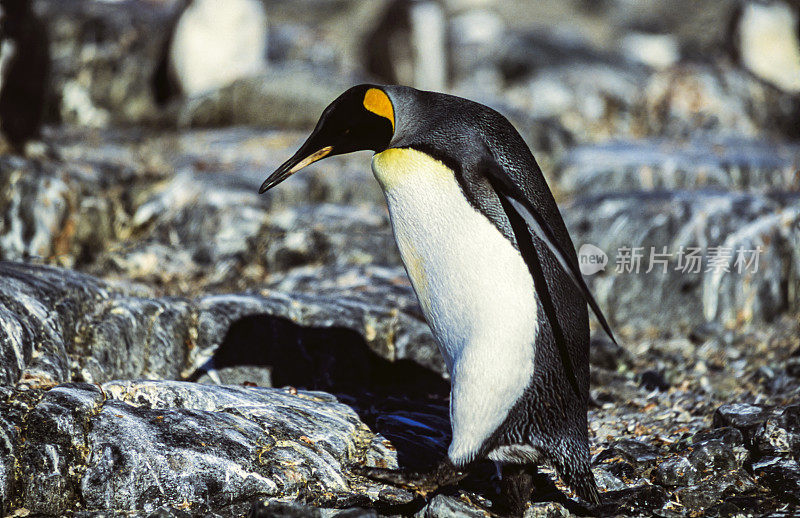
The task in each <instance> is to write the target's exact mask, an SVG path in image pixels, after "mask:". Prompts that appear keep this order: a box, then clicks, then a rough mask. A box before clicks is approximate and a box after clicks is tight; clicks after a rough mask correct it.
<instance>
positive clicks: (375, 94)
mask: <svg viewBox="0 0 800 518" xmlns="http://www.w3.org/2000/svg"><path fill="white" fill-rule="evenodd" d="M364 108H366V109H367V110H369V111H371V112H372V113H374V114H376V115H380V116H381V117H385V118H387V119H389V122H391V123H392V130H394V108H393V107H392V101H390V100H389V96H388V95H386V93H385V92H384V91H383V90H380V89H378V88H370V89H369V90H367V93H366V94H364Z"/></svg>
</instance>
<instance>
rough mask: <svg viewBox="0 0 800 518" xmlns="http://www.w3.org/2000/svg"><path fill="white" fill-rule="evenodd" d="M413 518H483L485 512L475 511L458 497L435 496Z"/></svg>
mask: <svg viewBox="0 0 800 518" xmlns="http://www.w3.org/2000/svg"><path fill="white" fill-rule="evenodd" d="M414 516H415V517H416V518H447V517H450V516H464V517H465V518H466V517H468V518H483V517H484V516H486V512H485V511H483V510H482V509H476V508H475V507H473V506H471V505H469V504H468V503H466V502H464V501H463V500H461V499H459V498H458V495H455V496H449V495H436V496H434V497H433V498H432V499H431V501H430V502H429V503H428V505H426V506H425V507H423V508H422V509H421V510H420V511H419V512H418V513H417V514H415V515H414Z"/></svg>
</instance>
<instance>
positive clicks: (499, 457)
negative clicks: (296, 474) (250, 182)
mask: <svg viewBox="0 0 800 518" xmlns="http://www.w3.org/2000/svg"><path fill="white" fill-rule="evenodd" d="M359 150H373V151H375V155H374V156H373V159H372V171H373V173H374V176H375V178H376V179H377V181H378V183H379V184H380V186H381V187H382V189H383V192H384V195H385V198H386V202H387V205H388V208H389V215H390V219H391V223H392V229H393V232H394V237H395V240H396V242H397V246H398V248H399V251H400V256H401V258H402V261H403V263H404V265H405V268H406V271H407V273H408V276H409V278H410V280H411V284H412V286H413V288H414V291H415V293H416V295H417V298H418V300H419V303H420V306H421V308H422V311H423V314H424V315H425V318H426V320H427V322H428V324H429V325H430V327H431V330H432V332H433V335H434V337H435V339H436V341H437V343H438V346H439V350H440V351H441V353H442V356H443V357H444V360H445V363H446V365H447V369H448V371H449V373H450V380H451V392H450V421H451V427H452V441H451V444H450V446H449V448H448V452H447V458H446V459H444V460H443V461H442V462H441V463H440V464H439V465H438V466H437V467H436V468H434V469H433V470H431V471H429V472H426V473H410V472H404V471H396V470H388V469H383V468H360V469H356V470H355V471H357V472H358V473H359V474H362V475H365V476H368V477H370V478H373V479H376V480H380V481H383V482H388V483H393V484H396V485H400V486H405V487H408V488H411V489H416V490H418V491H419V492H421V493H426V492H429V491H432V490H435V489H436V488H438V487H441V486H446V485H451V484H454V483H457V482H459V481H460V480H461V479H463V478H464V477H465V476H466V473H468V471H469V470H470V468H471V467H472V466H473V465H474V463H475V462H476V461H479V460H482V459H486V458H488V459H490V460H493V461H495V462H496V463H497V464H498V465H499V466H500V470H501V476H502V482H501V488H502V492H503V495H501V496H503V497H504V498H501V501H505V502H506V503H505V504H504V505H507V511H508V513H509V514H514V515H520V514H522V512H523V511H524V509H525V506H526V504H527V502H528V499H529V498H530V494H531V490H532V484H533V480H534V475H535V469H536V466H537V465H538V464H541V463H548V464H550V465H551V466H553V467H554V468H555V470H556V471H557V473H558V474H559V476H560V477H561V479H562V480H563V481H564V482H565V483H566V484H567V485H568V486H570V487H571V488H572V489H573V490H574V491H575V492H576V493H577V494H578V495H579V496H580V497H581V498H583V499H584V500H586V501H588V502H591V503H597V502H599V498H598V493H597V488H596V485H595V480H594V476H593V475H592V471H591V469H590V462H589V441H588V432H587V404H588V400H589V395H588V393H589V360H588V357H589V323H588V311H587V302H588V304H589V305H590V306H591V307H592V310H593V311H594V312H595V314H596V315H597V317H598V320H599V321H600V323H601V324H602V325H603V327H604V329H605V331H606V332H607V333H608V334H609V336H611V337H612V340H613V336H612V334H611V331H610V328H609V326H608V324H607V322H606V320H605V318H604V317H603V315H602V313H601V312H600V310H599V308H598V306H597V303H596V302H595V301H594V299H593V297H592V295H591V294H590V292H589V289H588V288H587V286H586V284H585V283H584V281H583V278H582V277H581V274H580V271H579V269H578V261H577V257H576V255H575V250H574V247H573V245H572V241H571V240H570V237H569V234H568V233H567V229H566V226H565V225H564V221H563V220H562V218H561V215H560V213H559V211H558V207H557V206H556V202H555V200H554V198H553V195H552V193H551V192H550V189H549V188H548V186H547V183H546V181H545V179H544V176H543V175H542V172H541V170H540V169H539V166H538V165H537V163H536V160H535V159H534V157H533V154H532V153H531V151H530V149H529V148H528V146H527V145H526V144H525V142H524V140H523V139H522V137H521V136H520V135H519V133H517V131H516V130H515V129H514V127H513V126H512V125H511V123H509V122H508V120H506V118H505V117H503V116H502V115H500V114H499V113H497V112H496V111H494V110H492V109H491V108H488V107H487V106H484V105H481V104H478V103H475V102H472V101H469V100H466V99H462V98H459V97H455V96H452V95H446V94H441V93H435V92H426V91H420V90H416V89H414V88H410V87H405V86H376V85H359V86H355V87H353V88H351V89H349V90H347V91H346V92H345V93H343V94H342V95H341V96H339V98H337V99H336V100H334V101H333V102H332V103H331V104H330V105H329V106H328V107H327V108H326V109H325V111H324V112H323V113H322V116H321V118H320V120H319V122H318V123H317V125H316V127H315V129H314V130H313V132H312V133H311V135H310V136H309V137H308V139H307V140H306V141H305V143H304V144H303V145H302V146H301V147H300V149H299V150H298V151H297V153H295V154H294V156H292V157H291V158H290V159H289V160H287V161H286V162H285V163H283V164H282V165H281V166H280V167H279V168H278V169H277V170H276V171H275V172H274V173H272V175H270V176H269V178H267V180H266V181H265V182H264V183H263V185H262V186H261V189H260V190H259V192H261V193H263V192H265V191H267V190H268V189H270V188H272V187H274V186H276V185H278V184H279V183H280V182H282V181H284V180H285V179H286V178H288V177H289V176H291V175H292V174H294V173H295V172H297V171H299V170H300V169H302V168H304V167H306V166H308V165H309V164H312V163H313V162H316V161H317V160H320V159H322V158H325V157H328V156H333V155H338V154H343V153H350V152H353V151H359Z"/></svg>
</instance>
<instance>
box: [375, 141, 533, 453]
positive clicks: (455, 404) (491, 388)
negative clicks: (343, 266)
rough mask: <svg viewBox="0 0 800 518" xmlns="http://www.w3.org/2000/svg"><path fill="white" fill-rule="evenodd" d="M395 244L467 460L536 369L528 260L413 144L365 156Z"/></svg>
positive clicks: (458, 449) (457, 447)
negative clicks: (438, 361) (446, 378)
mask: <svg viewBox="0 0 800 518" xmlns="http://www.w3.org/2000/svg"><path fill="white" fill-rule="evenodd" d="M372 168H373V172H374V174H375V177H376V178H377V179H378V182H379V183H380V184H381V186H382V187H383V190H384V194H385V196H386V201H387V204H388V206H389V214H390V216H391V220H392V228H393V230H394V235H395V239H396V241H397V246H398V248H399V250H400V255H401V257H402V259H403V263H404V264H405V266H406V270H407V272H408V275H409V277H410V279H411V283H412V285H413V286H414V291H415V292H416V293H417V297H418V299H419V302H420V305H421V306H422V310H423V312H424V314H425V318H426V320H427V321H428V323H429V324H430V326H431V329H432V331H433V334H434V336H435V337H436V340H437V342H438V344H439V348H440V350H441V352H442V355H443V356H444V359H445V362H446V363H447V367H448V370H449V371H450V376H451V384H452V389H451V398H450V400H451V408H450V413H451V424H452V427H453V442H452V444H451V446H450V451H449V455H450V458H451V460H453V461H454V462H456V463H457V464H458V463H461V462H467V461H469V460H471V458H472V456H474V455H475V453H476V452H477V450H478V449H479V448H480V446H481V445H482V444H483V442H484V441H485V440H486V439H487V438H488V437H489V435H491V433H492V432H493V431H494V430H495V429H496V428H497V427H498V426H500V424H502V422H503V420H505V418H506V416H507V415H508V412H509V410H510V409H511V407H512V406H513V404H514V403H515V402H516V400H517V399H518V398H519V397H520V396H521V395H522V393H523V391H524V390H525V388H526V387H527V386H528V384H529V383H530V380H531V376H532V375H533V360H534V353H535V350H534V341H535V338H536V329H537V322H536V297H535V292H534V286H533V279H532V278H531V275H530V273H529V271H528V268H527V265H526V264H525V261H524V260H523V259H522V256H521V255H520V253H519V252H518V251H517V250H516V248H514V246H513V245H512V244H511V242H510V241H509V240H508V239H506V238H505V236H503V235H502V234H501V233H500V231H499V230H497V228H496V227H495V226H494V225H493V224H492V223H491V221H489V219H488V218H486V217H485V216H483V215H482V214H481V213H480V212H478V211H477V210H475V209H474V208H473V207H472V206H471V205H470V203H469V201H468V200H467V199H466V197H465V196H464V194H463V193H462V191H461V189H460V187H459V185H458V183H457V180H456V178H455V176H454V174H453V171H451V170H450V169H449V168H447V167H446V166H445V165H444V164H442V163H441V162H439V161H438V160H435V159H433V158H432V157H430V156H429V155H426V154H425V153H422V152H420V151H416V150H413V149H388V150H386V151H384V152H382V153H378V154H376V155H375V157H374V158H373V161H372Z"/></svg>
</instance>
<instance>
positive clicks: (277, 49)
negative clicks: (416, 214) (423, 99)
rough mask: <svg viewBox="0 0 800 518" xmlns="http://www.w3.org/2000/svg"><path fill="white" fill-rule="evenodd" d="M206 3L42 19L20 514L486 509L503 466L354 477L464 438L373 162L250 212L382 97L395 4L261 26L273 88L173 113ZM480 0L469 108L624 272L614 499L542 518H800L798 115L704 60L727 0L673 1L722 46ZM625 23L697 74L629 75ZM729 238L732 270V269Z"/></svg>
mask: <svg viewBox="0 0 800 518" xmlns="http://www.w3.org/2000/svg"><path fill="white" fill-rule="evenodd" d="M180 4H181V3H180V2H172V1H167V2H146V1H140V0H131V1H126V2H99V1H93V0H74V1H72V0H71V1H69V2H56V1H50V0H37V1H36V2H35V8H36V10H37V12H39V13H40V14H41V15H42V16H44V17H45V18H46V21H47V25H48V28H49V30H50V32H51V34H50V36H51V41H52V47H51V54H52V55H53V56H55V59H56V62H55V63H54V72H53V73H54V76H53V77H54V82H53V85H52V86H53V91H52V99H51V113H50V115H49V117H48V119H49V120H50V122H51V123H52V124H51V126H49V127H48V128H46V129H45V132H44V136H43V141H44V143H45V148H46V149H45V151H44V152H40V153H38V154H37V153H35V152H34V153H29V154H28V155H27V156H13V155H8V154H0V260H2V262H0V512H1V513H4V514H11V515H13V514H16V515H18V516H19V515H24V514H26V513H27V514H29V515H49V516H61V515H74V516H86V517H89V516H107V515H111V514H113V515H117V514H125V515H128V516H194V515H208V516H229V515H245V514H248V513H249V514H250V515H251V516H342V517H344V516H397V515H404V516H419V517H439V516H441V517H444V516H487V515H490V514H491V509H492V499H493V498H494V497H495V495H496V493H497V489H498V481H497V479H496V476H495V471H494V467H493V466H492V465H491V464H490V463H485V464H482V465H480V466H478V467H477V469H476V470H475V472H474V473H473V474H472V475H471V476H470V477H469V478H468V479H466V480H465V481H464V482H463V483H462V484H461V485H460V486H459V487H458V488H450V489H447V490H445V491H442V492H440V493H438V494H435V495H428V497H427V498H421V497H419V496H417V495H414V494H411V493H409V492H406V491H404V490H400V489H397V488H392V487H388V486H381V485H377V484H373V483H371V482H369V481H367V480H365V479H362V478H360V477H357V476H354V475H352V473H351V472H350V467H351V466H354V465H365V464H366V465H374V466H397V465H399V466H405V467H409V468H413V469H424V468H425V467H427V466H430V465H431V464H432V463H435V462H436V461H437V460H438V459H439V458H441V457H442V456H443V455H445V452H446V450H447V446H448V443H449V440H450V428H449V418H448V392H449V385H448V381H447V379H446V373H445V369H444V365H443V362H442V359H441V357H440V356H439V354H438V352H437V351H436V346H435V343H434V341H433V337H432V335H431V332H430V330H429V329H428V327H427V324H426V323H425V321H424V319H423V317H422V314H421V311H420V309H419V307H418V305H417V302H416V299H415V297H414V294H413V291H412V289H411V286H410V284H409V282H408V280H407V277H406V275H405V271H404V269H403V266H402V264H401V263H400V259H399V255H398V253H397V251H396V248H395V245H394V242H393V238H392V235H391V224H390V221H389V218H388V214H387V212H386V209H385V206H384V201H383V195H382V193H381V192H380V190H379V188H378V186H377V185H376V183H375V182H374V181H373V180H372V178H371V176H372V175H371V173H370V171H369V158H370V157H369V154H368V153H359V154H354V155H352V156H342V157H335V158H331V159H327V160H325V161H322V162H320V163H318V164H315V165H314V166H313V167H310V168H308V169H307V170H304V171H303V172H302V173H301V174H298V175H296V176H295V177H293V178H292V179H291V180H290V181H287V182H285V183H284V184H282V185H281V186H280V188H278V189H275V190H272V191H270V192H269V193H268V194H266V195H263V196H259V195H258V194H257V188H258V186H259V185H260V184H261V182H262V181H263V180H264V178H265V177H266V175H268V174H269V173H270V172H271V171H273V170H274V169H275V168H276V167H277V166H278V165H279V164H280V163H281V162H283V161H284V160H285V159H286V158H287V157H289V156H291V154H293V153H294V151H295V149H296V148H297V147H298V146H299V145H300V143H301V142H302V141H303V139H304V137H305V135H306V133H307V131H308V130H309V129H310V126H311V125H313V123H314V122H315V121H316V118H317V117H318V115H319V113H320V112H321V110H322V109H323V108H324V106H325V105H326V104H327V103H328V102H329V101H330V100H331V99H333V98H334V97H336V96H337V95H338V94H339V93H340V92H341V91H342V90H343V89H344V88H346V87H347V86H349V85H350V84H353V83H357V82H362V81H363V79H364V78H365V76H364V71H363V70H360V69H359V65H358V58H357V56H358V55H359V54H360V52H358V50H359V46H360V45H362V40H361V36H362V35H361V34H359V33H358V31H356V30H354V29H353V28H354V26H355V25H357V24H354V22H353V21H354V20H356V19H358V20H363V21H364V22H363V24H364V25H365V26H367V25H369V23H370V22H369V21H368V20H373V19H375V17H376V16H377V13H378V12H380V11H381V10H382V7H383V3H382V2H375V3H374V5H372V4H371V5H366V4H367V3H360V2H338V1H335V2H319V1H317V0H307V1H304V2H265V5H266V7H267V12H268V16H270V20H272V21H271V22H270V24H271V27H270V41H269V45H268V46H269V56H268V59H269V61H270V64H269V67H268V69H267V71H266V72H264V73H263V75H261V76H257V77H251V78H244V79H241V80H239V81H237V82H235V83H233V84H230V85H228V86H226V87H224V88H222V89H220V90H218V91H213V92H210V93H208V94H205V95H203V96H200V97H198V98H195V99H192V100H187V99H177V100H175V101H174V102H173V103H172V104H170V105H168V106H166V107H164V108H159V107H158V106H157V104H156V103H155V102H154V99H153V95H154V92H153V84H152V83H151V81H152V75H151V72H152V71H153V70H154V69H155V66H156V64H157V61H158V59H159V57H160V55H161V53H162V52H163V44H164V40H166V38H167V37H168V32H169V30H170V27H171V24H172V23H174V18H175V15H176V14H177V13H178V11H179V10H180ZM378 4H381V5H378ZM454 4H455V3H454ZM457 4H459V5H456V6H454V7H451V8H448V9H449V10H448V11H447V13H446V15H447V16H448V17H449V18H448V20H449V24H450V28H449V30H450V31H451V38H450V39H451V42H450V44H451V46H452V47H453V48H452V49H451V50H452V54H453V55H452V56H451V57H450V59H451V61H452V67H451V68H452V70H451V75H452V76H451V91H452V92H453V93H456V94H460V95H465V96H468V97H471V98H473V99H476V100H478V101H480V102H484V103H486V104H488V105H490V106H492V107H495V108H496V109H498V110H499V111H501V112H502V113H504V114H505V115H507V116H508V117H509V119H510V120H512V122H513V123H514V124H515V125H516V126H517V127H518V128H519V129H520V131H521V133H522V134H523V137H524V138H525V139H526V140H527V141H528V142H529V144H530V145H531V147H532V149H533V151H534V153H535V155H536V157H537V160H538V161H539V163H540V165H541V166H542V169H543V171H544V173H545V175H546V176H547V178H548V181H549V182H550V185H551V187H552V189H553V191H554V194H555V195H556V198H557V199H558V200H559V202H560V206H561V208H562V212H563V214H564V218H565V221H566V223H567V225H568V227H569V229H570V232H571V235H572V237H573V241H574V243H575V245H576V248H577V249H580V248H581V246H582V245H584V244H592V245H594V246H595V247H597V248H599V249H600V250H601V251H602V252H604V253H605V254H607V260H608V262H607V263H606V264H605V270H600V271H596V272H594V273H592V274H589V275H586V279H587V281H588V282H589V283H590V285H591V287H592V290H593V292H594V294H595V296H596V298H597V299H598V301H599V303H600V306H601V307H602V308H603V310H604V312H605V314H606V315H607V316H608V317H609V320H610V321H611V322H612V325H613V327H614V330H615V333H617V335H618V336H619V337H620V338H621V344H622V346H621V347H620V346H615V345H614V344H612V343H611V342H610V341H608V340H606V339H605V338H604V337H603V336H601V335H599V334H597V333H595V335H596V336H594V337H593V341H592V346H591V347H592V349H591V366H592V372H591V383H592V385H591V397H592V406H591V409H590V415H589V431H590V436H591V445H592V463H593V471H594V473H595V477H596V479H597V482H598V486H599V487H600V490H601V499H602V503H601V505H600V506H598V507H593V508H586V507H585V506H584V505H583V503H581V502H579V501H577V499H576V498H575V495H572V494H571V493H570V492H569V491H568V490H567V489H566V488H564V487H563V486H561V485H560V482H558V480H557V478H556V477H555V475H554V473H553V472H552V470H550V469H549V468H547V467H542V468H541V469H540V477H539V478H538V479H537V483H536V490H535V492H534V495H533V499H532V500H533V501H532V503H531V505H530V507H529V508H528V510H527V511H526V513H525V516H527V517H534V516H571V515H587V514H594V515H601V516H619V515H632V516H652V515H658V516H731V515H745V516H750V515H764V514H768V515H769V514H772V515H776V516H782V515H785V516H790V515H792V514H796V513H797V512H798V506H800V501H798V499H797V495H798V494H800V468H798V462H799V461H800V424H799V422H798V419H800V417H799V416H800V410H798V404H797V402H798V400H800V341H799V339H798V337H799V336H800V320H799V319H798V314H799V313H798V312H800V307H798V296H797V294H798V293H800V253H799V252H798V250H800V177H799V176H798V166H799V165H800V144H798V142H797V136H798V133H797V127H796V121H797V115H798V113H800V111H798V106H799V105H800V104H799V102H798V98H797V96H796V95H794V96H793V95H791V94H790V93H787V92H784V91H781V90H780V89H777V88H775V87H773V86H770V85H768V84H766V83H764V82H761V81H759V80H758V79H757V78H756V77H753V76H752V75H750V74H748V73H746V72H744V71H743V70H742V69H740V68H739V67H737V66H736V65H735V64H733V63H730V62H728V61H727V60H725V59H713V58H712V61H713V62H709V59H705V56H715V55H716V54H715V53H716V52H719V51H720V50H721V47H722V45H723V40H724V37H723V36H722V35H723V34H724V27H722V25H724V23H726V22H725V16H723V15H722V14H720V12H722V13H723V14H724V12H725V9H728V7H730V6H729V5H728V3H726V2H719V3H718V5H717V4H715V6H714V7H713V9H712V8H710V7H709V8H708V9H704V8H699V7H697V6H696V5H694V4H695V3H694V2H688V3H686V2H681V5H682V8H681V12H686V13H690V12H691V13H697V12H698V11H697V9H701V11H703V13H705V14H706V15H708V13H712V12H713V13H717V14H715V15H714V16H711V17H710V18H713V22H712V21H709V18H707V17H703V16H700V15H697V16H688V15H683V16H676V15H675V13H665V12H664V9H662V8H659V7H654V6H644V4H642V5H643V6H642V7H640V8H638V9H637V10H636V13H635V14H632V11H631V10H630V9H628V7H629V6H628V5H627V3H623V2H616V1H609V2H604V5H605V7H604V8H603V9H597V8H596V7H591V6H589V5H588V3H581V2H575V5H574V6H572V7H564V6H565V5H567V4H566V3H564V2H543V3H542V5H545V7H544V8H543V9H545V10H547V9H550V10H552V12H553V13H555V14H552V13H551V14H550V15H547V13H544V12H540V13H538V14H537V15H536V20H535V22H536V23H539V24H541V23H550V22H553V21H554V20H555V18H554V17H556V18H558V17H564V16H566V17H567V18H570V19H571V20H573V21H574V23H575V24H577V25H576V26H577V27H579V29H578V30H579V32H582V34H583V36H582V37H579V38H574V37H573V36H574V35H575V31H574V30H573V32H572V33H569V31H568V32H567V33H565V34H559V33H558V32H557V31H555V32H553V31H540V30H535V29H532V28H531V27H532V26H534V25H532V24H531V23H532V22H531V20H529V19H528V18H526V16H531V15H530V14H529V13H528V11H527V10H528V9H529V6H525V7H524V8H520V7H519V6H520V5H522V4H520V3H516V2H507V3H505V2H504V3H502V5H500V4H498V6H497V9H496V10H491V9H488V8H485V7H476V6H475V5H473V4H472V3H469V2H465V3H463V5H462V4H461V3H457ZM584 4H586V5H584ZM726 6H727V7H726ZM537 8H538V7H537ZM684 8H685V11H683V9H684ZM565 10H566V11H565ZM571 10H574V12H573V11H571ZM673 10H676V9H675V8H673ZM526 13H528V14H526ZM559 13H560V14H559ZM564 13H571V14H564ZM608 13H617V14H616V15H615V16H616V18H615V19H614V20H611V19H610V18H608V16H609V15H608ZM703 13H701V14H703ZM323 14H324V16H323ZM529 22H531V23H529ZM273 23H274V26H272V25H273ZM359 23H360V22H359ZM698 23H699V24H701V25H702V26H703V29H702V31H698V30H697V27H696V26H694V25H693V24H698ZM529 25H530V26H529ZM692 27H694V28H692ZM632 31H633V32H636V33H637V34H638V33H641V32H642V31H644V32H645V33H648V32H649V31H656V32H654V33H652V34H650V37H652V36H653V35H654V34H656V33H658V32H663V33H669V34H671V35H673V36H674V38H675V39H676V40H677V43H676V48H677V53H678V58H679V59H677V61H674V62H670V63H667V64H662V65H655V64H654V62H650V63H648V62H642V61H641V60H640V61H637V62H634V61H635V60H633V61H632V60H631V57H630V55H629V54H625V53H624V52H622V51H620V49H619V46H618V41H619V40H620V39H622V38H623V37H624V36H626V35H629V34H630V33H632ZM700 32H702V34H700ZM656 35H657V34H656ZM698 54H700V55H703V56H704V59H702V60H697V59H691V56H693V55H695V56H696V55H698ZM687 56H688V57H689V58H690V59H685V58H686V57H687ZM231 125H233V126H231ZM201 126H202V127H205V126H215V127H216V126H226V127H221V128H216V129H197V127H201ZM290 128H294V129H290ZM664 247H666V250H664ZM626 248H627V249H630V251H631V252H633V249H636V248H641V250H640V251H639V252H640V253H641V262H640V264H639V271H638V272H634V271H633V266H634V265H632V264H630V263H625V262H624V261H620V250H624V249H626ZM720 248H722V249H723V252H724V250H727V249H730V254H731V255H730V257H729V259H730V261H729V263H728V264H727V268H726V267H722V266H720V267H718V268H709V260H710V257H711V256H713V254H714V250H716V251H717V252H720ZM690 249H697V250H699V252H698V254H699V255H700V256H701V263H699V266H697V265H695V264H691V265H689V266H687V261H688V259H687V257H686V255H684V252H687V251H689V250H690ZM740 249H741V250H759V253H758V262H757V268H755V267H754V265H753V264H752V263H750V264H749V265H747V264H745V265H742V266H741V268H740V266H738V265H737V263H736V262H735V261H736V258H737V256H736V254H737V251H738V250H740ZM651 250H652V252H651ZM651 253H653V254H661V255H654V256H653V257H652V258H653V259H658V260H659V261H657V262H655V263H654V264H653V267H652V268H651V269H650V271H649V272H648V271H647V270H648V268H649V266H650V263H651V255H650V254H651ZM726 253H727V252H726ZM618 267H621V268H620V269H619V271H617V270H618ZM695 269H696V271H695ZM145 380H147V381H145Z"/></svg>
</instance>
